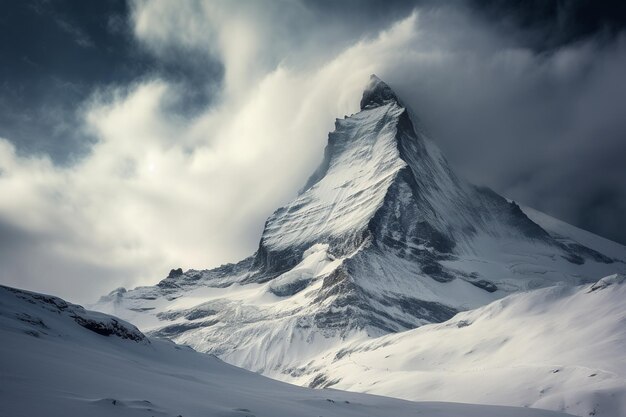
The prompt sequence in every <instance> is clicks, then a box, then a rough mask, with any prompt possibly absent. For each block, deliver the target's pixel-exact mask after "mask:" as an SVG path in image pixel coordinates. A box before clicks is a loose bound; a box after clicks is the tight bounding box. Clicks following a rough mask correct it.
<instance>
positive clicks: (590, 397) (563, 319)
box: [296, 275, 626, 417]
mask: <svg viewBox="0 0 626 417" xmlns="http://www.w3.org/2000/svg"><path fill="white" fill-rule="evenodd" d="M624 300H626V277H625V276H623V275H612V276H609V277H606V278H603V279H602V280H600V281H598V282H597V283H596V284H593V285H585V286H581V287H567V286H556V287H551V288H546V289H540V290H534V291H531V292H527V293H519V294H515V295H511V296H508V297H506V298H504V299H501V300H499V301H496V302H494V303H492V304H489V305H487V306H485V307H482V308H479V309H477V310H473V311H469V312H464V313H459V314H458V315H457V316H455V317H454V318H452V319H451V320H449V321H446V322H444V323H441V324H433V325H428V326H423V327H421V328H419V329H415V330H411V331H407V332H403V333H400V334H397V335H389V336H385V337H381V338H378V339H375V340H373V341H366V342H360V343H348V344H346V345H343V346H341V347H340V348H337V349H334V350H332V351H329V352H326V353H325V354H323V355H321V356H320V357H319V358H318V359H316V360H315V361H312V362H310V363H309V364H307V368H308V372H307V375H303V376H301V377H300V378H298V379H296V382H299V383H301V384H309V385H310V384H311V383H313V384H315V385H321V386H333V387H337V388H341V389H348V390H353V391H359V392H368V393H376V394H381V395H390V396H395V397H398V398H404V399H411V400H421V399H428V400H443V399H454V400H455V401H462V402H472V403H480V404H507V405H517V406H524V407H540V408H547V409H552V410H562V411H565V412H568V413H571V414H575V415H579V416H606V417H624V416H626V304H625V303H624ZM315 369H317V370H318V372H317V373H316V372H315V371H314V372H311V371H312V370H315ZM320 381H321V382H322V383H321V384H320Z"/></svg>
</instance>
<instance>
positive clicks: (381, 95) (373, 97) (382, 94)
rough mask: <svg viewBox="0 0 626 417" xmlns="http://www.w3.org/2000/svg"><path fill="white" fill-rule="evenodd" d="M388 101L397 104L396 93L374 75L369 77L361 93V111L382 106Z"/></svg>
mask: <svg viewBox="0 0 626 417" xmlns="http://www.w3.org/2000/svg"><path fill="white" fill-rule="evenodd" d="M389 101H395V102H396V103H399V100H398V96H396V93H394V92H393V90H392V89H391V87H389V86H388V85H387V84H386V83H385V82H384V81H383V80H381V79H380V78H378V77H377V76H376V75H375V74H372V75H370V79H369V82H368V84H367V86H366V87H365V90H364V91H363V98H361V110H364V109H366V108H371V107H377V106H383V105H385V104H387V103H388V102H389Z"/></svg>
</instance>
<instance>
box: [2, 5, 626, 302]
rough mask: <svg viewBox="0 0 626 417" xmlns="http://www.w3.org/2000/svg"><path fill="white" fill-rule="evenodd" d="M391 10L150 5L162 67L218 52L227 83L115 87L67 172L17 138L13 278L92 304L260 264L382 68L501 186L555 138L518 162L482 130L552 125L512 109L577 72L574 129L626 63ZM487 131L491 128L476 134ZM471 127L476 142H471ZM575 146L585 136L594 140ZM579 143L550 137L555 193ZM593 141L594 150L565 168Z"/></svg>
mask: <svg viewBox="0 0 626 417" xmlns="http://www.w3.org/2000/svg"><path fill="white" fill-rule="evenodd" d="M355 13H358V12H355ZM381 16H382V17H381V18H379V19H376V20H375V21H374V20H372V19H369V20H363V21H362V20H360V19H353V20H350V19H348V18H347V17H349V16H347V15H346V16H344V17H346V19H344V20H341V19H338V18H334V17H328V16H326V18H323V17H324V16H322V15H320V14H319V13H318V11H317V10H315V9H314V8H312V7H310V5H308V4H307V3H306V2H305V3H300V2H276V3H272V4H270V5H267V4H264V5H263V6H261V4H260V3H258V2H236V3H235V2H227V1H206V2H201V1H196V2H185V3H182V4H181V3H179V2H169V1H150V2H148V1H136V2H134V3H133V4H132V14H131V16H130V23H131V25H132V29H133V34H134V37H135V40H136V41H137V42H138V44H139V45H140V46H141V48H143V49H145V50H146V51H148V52H149V53H151V54H153V55H154V56H157V57H162V58H163V59H172V56H176V57H180V59H185V57H189V56H198V55H203V56H206V57H207V59H212V60H217V61H219V62H220V64H221V66H222V68H223V77H222V79H221V80H220V82H218V83H216V82H215V80H212V81H211V82H207V83H206V85H197V86H190V85H189V84H181V83H179V82H176V81H173V80H170V79H168V78H167V77H159V76H154V75H153V76H146V77H144V78H141V79H138V80H136V81H135V82H134V83H132V84H130V85H116V86H109V87H107V88H101V89H98V90H97V91H95V92H94V93H93V94H92V96H91V98H90V99H89V100H88V101H86V102H84V103H83V104H82V105H81V107H80V114H81V115H82V118H81V119H82V121H83V123H82V124H81V125H80V126H76V129H77V130H81V131H84V134H85V135H90V136H93V137H95V138H96V141H95V143H94V145H93V146H92V147H91V149H90V152H89V153H88V154H87V155H86V156H84V157H83V158H81V159H79V160H77V161H75V162H74V163H72V164H68V165H67V166H59V165H56V164H55V163H54V162H53V161H52V160H51V159H50V158H49V157H47V156H41V155H24V154H21V153H19V152H17V151H16V150H15V148H14V147H13V145H12V144H11V142H10V141H9V139H10V138H6V139H0V195H2V196H3V198H2V199H0V230H1V231H2V234H1V236H2V238H0V248H2V250H1V251H0V262H1V263H2V265H3V268H2V270H1V271H0V280H1V281H2V282H4V283H8V284H9V285H16V286H20V287H26V288H29V289H35V290H39V291H52V292H54V293H57V294H60V295H62V296H64V297H68V298H70V299H72V300H77V301H91V300H92V299H93V298H95V295H96V294H101V293H104V292H106V291H107V290H109V289H110V288H112V287H115V286H120V285H124V286H134V285H140V284H152V283H155V282H156V281H158V280H159V279H160V278H162V277H164V276H165V275H166V274H167V271H168V270H169V269H170V268H172V267H178V266H182V267H183V268H184V269H187V268H205V267H211V266H216V265H218V264H220V263H223V262H227V261H236V260H239V259H241V258H242V257H244V256H245V255H248V254H250V253H252V252H253V251H254V250H255V248H256V246H257V244H258V239H259V236H260V232H261V230H262V226H263V221H264V220H265V218H267V216H268V215H269V214H270V213H271V212H272V211H273V210H274V209H275V208H276V207H278V206H280V205H281V204H283V203H285V202H286V201H289V200H290V199H291V198H292V197H293V196H294V195H295V193H296V191H297V190H298V188H299V187H301V186H302V185H303V184H304V183H305V181H306V178H307V176H308V175H309V174H310V173H311V172H313V171H314V169H315V167H316V166H317V164H318V163H319V161H320V160H321V158H322V152H323V147H324V145H325V143H326V136H327V132H328V131H330V130H332V128H333V122H334V118H335V117H342V116H343V115H345V114H350V113H353V112H356V111H357V110H358V103H359V100H360V94H361V91H362V89H363V87H364V86H365V84H366V82H367V80H368V77H369V75H370V74H372V73H376V74H378V75H379V76H380V77H381V78H383V79H385V80H387V81H389V83H390V84H391V85H392V86H394V87H395V88H396V90H397V91H399V93H400V94H401V95H402V96H403V98H404V99H405V100H406V101H407V102H408V104H409V105H412V106H413V107H414V108H415V110H416V111H417V113H418V114H424V118H426V119H430V120H432V121H434V122H440V121H442V120H449V121H450V122H449V124H447V125H446V126H445V127H446V129H443V128H442V132H441V133H442V135H441V136H442V142H441V143H440V145H441V146H442V147H443V148H444V151H445V152H449V153H450V155H451V159H452V163H453V164H454V165H457V166H458V167H460V168H461V170H462V171H464V172H466V173H469V174H470V175H469V176H470V178H471V179H478V180H481V181H483V180H485V179H486V178H493V177H496V176H498V175H497V174H498V173H502V172H503V171H504V168H503V166H505V165H509V164H510V163H511V159H510V158H508V157H509V156H511V157H512V155H515V152H519V151H520V148H522V151H524V152H526V153H528V152H530V151H531V150H532V149H533V146H529V145H528V142H530V143H531V144H532V145H538V142H540V141H542V140H547V138H549V137H550V136H549V133H552V132H553V130H549V129H548V130H545V129H544V130H543V131H541V132H538V133H537V132H536V133H537V135H535V136H533V137H530V138H525V139H526V142H524V141H522V143H521V144H520V143H518V144H517V145H516V146H514V147H511V150H507V149H509V148H507V146H506V143H508V144H510V143H511V142H510V141H508V142H504V141H503V142H496V144H495V145H494V146H493V149H494V151H493V152H491V151H489V150H488V149H486V146H485V142H481V136H480V135H479V132H483V133H484V131H485V130H490V129H491V130H493V131H494V132H496V133H494V135H496V134H497V135H500V134H502V133H506V132H505V130H506V129H505V128H504V126H505V122H507V123H508V122H517V123H520V120H522V121H523V122H528V121H532V120H534V118H536V117H539V116H542V115H543V116H545V114H548V113H550V112H552V110H554V108H552V107H550V104H549V103H548V104H546V106H547V107H545V108H544V109H545V112H544V113H542V114H537V112H535V111H534V110H532V111H530V113H529V114H527V115H525V117H524V118H521V119H517V118H512V116H511V115H512V114H514V112H513V111H512V110H511V109H512V108H513V107H514V105H515V104H520V100H522V101H523V100H524V99H527V101H526V104H528V103H531V104H532V99H531V98H528V96H525V95H522V96H521V98H519V99H516V100H513V99H512V97H517V96H516V94H517V93H519V92H527V91H529V89H530V90H536V89H539V88H540V87H541V86H545V85H547V86H548V87H549V88H548V87H546V88H547V89H546V90H545V91H548V92H549V91H553V90H550V88H553V87H550V86H551V85H552V84H551V82H554V83H556V81H555V80H556V79H562V77H566V78H567V77H569V78H568V79H572V80H576V81H578V82H580V83H581V86H582V88H581V90H580V91H583V92H582V93H579V92H578V93H573V92H568V91H566V90H565V89H564V88H563V86H561V85H559V86H557V87H558V88H557V91H558V92H559V93H560V94H561V96H560V97H559V100H561V99H562V100H568V99H571V98H573V99H580V100H576V103H577V104H576V105H575V106H574V105H572V107H573V108H565V109H563V113H562V114H558V115H557V118H556V120H555V121H554V125H556V126H559V124H560V123H562V122H563V121H564V120H568V119H569V118H570V117H571V116H572V115H577V114H584V113H585V111H586V109H588V108H592V107H591V105H592V104H593V103H595V102H597V101H595V98H597V96H598V94H599V92H601V91H605V87H606V86H605V85H604V84H602V85H599V84H598V77H603V76H604V74H605V73H607V72H609V71H610V69H611V68H613V67H614V66H615V65H614V62H613V61H614V60H615V59H616V58H614V56H626V53H624V51H625V50H626V48H624V42H622V41H619V40H618V41H616V42H615V43H614V45H612V46H611V47H612V48H613V50H612V52H614V53H613V54H609V52H606V54H605V55H603V52H600V53H598V52H597V50H596V48H595V45H594V44H593V41H589V42H581V43H579V44H575V45H570V46H567V47H565V48H563V49H562V50H559V51H558V52H556V53H552V54H549V55H548V56H546V55H545V54H537V53H535V52H533V51H532V50H531V49H525V48H522V47H519V46H518V44H517V43H516V42H515V39H514V37H513V36H509V37H507V36H505V35H504V34H503V33H501V32H500V28H489V27H488V26H487V25H481V24H480V22H478V18H477V17H475V16H474V15H473V14H472V13H469V12H467V10H465V9H463V8H452V7H449V6H440V7H432V6H429V7H424V8H418V9H415V10H411V8H407V9H406V10H404V13H403V15H402V16H396V15H385V14H384V13H381ZM598 56H599V58H600V59H598ZM611 60H613V61H611ZM589 74H591V76H589ZM594 74H595V75H594ZM589 77H591V78H589ZM620 85H623V83H622V84H619V85H615V88H614V89H612V90H607V91H608V92H610V93H611V97H613V98H614V99H615V100H618V101H619V100H623V97H625V96H626V95H624V94H621V93H620V92H619V90H620V88H621V87H620ZM192 88H193V89H198V90H204V91H205V92H206V94H205V95H206V96H207V97H209V99H208V100H207V102H205V103H194V104H193V105H192V106H187V107H186V106H185V103H184V100H185V97H188V96H189V91H188V90H189V89H192ZM559 102H560V101H559ZM500 108H502V109H505V110H506V111H508V112H505V113H504V114H500V113H498V110H499V109H500ZM468 109H469V110H468ZM490 111H492V112H494V113H493V114H489V112H490ZM594 114H595V115H596V116H597V118H596V119H590V118H584V120H583V121H581V123H586V124H590V125H589V126H588V128H589V129H588V130H589V131H591V132H593V131H594V129H593V128H594V126H596V125H597V123H600V122H602V121H603V120H604V119H603V118H604V117H610V114H609V115H607V114H605V113H603V114H602V115H599V114H598V113H597V112H595V113H594ZM461 116H463V117H461ZM487 116H489V117H487ZM507 117H508V119H507ZM472 118H474V119H472ZM470 119H472V120H474V121H475V123H470V122H469V120H470ZM611 120H612V121H614V120H617V119H615V118H612V119H611ZM496 122H501V124H497V123H496ZM470 125H472V126H474V130H465V129H466V128H467V127H468V126H470ZM507 126H511V125H510V124H509V125H507ZM608 126H609V127H615V126H613V125H608ZM576 127H577V126H576V125H568V126H566V128H568V129H572V131H573V129H574V128H576ZM616 128H617V127H616ZM510 130H511V128H510V127H509V131H508V133H510ZM513 130H514V129H513ZM566 131H569V130H567V129H566ZM459 132H465V134H464V136H463V137H461V139H462V140H460V142H463V143H462V144H460V145H459V146H458V147H457V146H456V144H457V143H458V142H459V136H458V134H459ZM523 132H527V133H528V130H524V129H522V130H521V131H520V134H521V133H523ZM494 135H490V136H489V138H491V139H493V138H494ZM513 137H514V138H516V139H519V137H520V136H516V135H513ZM607 137H612V136H611V135H608V136H607ZM464 138H465V139H464ZM453 140H456V142H453ZM572 140H578V142H581V143H582V142H583V140H582V138H581V136H580V135H576V136H575V137H574V138H573V139H572ZM611 143H613V142H611ZM620 143H621V142H620ZM562 145H563V142H558V141H553V142H549V143H547V145H546V149H547V153H545V155H547V156H546V157H545V159H541V158H539V160H535V163H536V165H535V166H533V167H534V168H536V169H537V170H542V169H543V170H546V171H545V173H546V177H547V178H548V179H551V182H550V184H552V185H555V186H559V185H561V184H563V183H564V182H565V179H564V178H563V176H562V175H563V174H558V172H562V170H561V171H559V170H558V169H557V168H559V167H554V168H550V163H551V162H552V161H553V160H552V159H550V158H549V157H548V156H549V155H553V156H554V155H555V154H556V153H557V152H559V149H561V150H562ZM615 146H618V145H615ZM619 146H621V145H619ZM581 147H582V148H581ZM588 147H589V142H588V141H587V142H584V143H583V144H582V145H580V146H576V147H574V150H573V151H568V153H566V155H565V156H566V157H571V158H573V157H574V155H577V153H576V152H575V150H576V149H578V150H580V149H584V150H586V149H587V148H588ZM455 150H456V151H455ZM569 152H571V156H570V154H569ZM616 154H617V153H616ZM496 155H498V157H496ZM507 158H508V159H507ZM520 160H521V159H520ZM468 161H474V162H473V163H470V162H468ZM476 166H478V167H480V169H476ZM615 166H618V165H617V164H616V165H615ZM513 168H514V169H512V170H509V171H508V172H509V174H508V177H507V176H506V175H504V174H503V175H502V176H501V177H502V179H499V178H500V177H499V178H497V179H496V180H492V181H495V182H493V183H490V184H489V185H495V186H496V188H498V187H499V188H500V189H501V190H504V191H510V194H515V195H520V196H523V197H528V200H527V201H526V203H528V204H530V205H532V204H533V202H535V201H530V200H533V198H534V195H535V194H533V192H532V190H534V189H533V188H532V187H531V186H529V187H523V186H522V185H519V184H525V183H531V185H532V184H533V183H534V182H533V181H535V180H534V179H533V178H532V177H531V178H528V177H522V178H521V179H520V178H516V179H517V180H518V181H513V179H511V178H510V177H511V175H513V176H515V175H518V176H522V174H524V172H522V169H521V166H518V167H517V168H519V169H515V168H516V166H515V164H514V165H513ZM561 168H562V167H561ZM492 169H493V174H494V175H493V176H491V175H489V174H488V173H489V172H491V170H492ZM614 170H615V172H612V171H611V170H609V171H608V172H607V175H608V179H607V183H608V184H609V185H610V184H611V181H612V178H613V177H614V176H616V175H617V174H618V170H617V168H615V169H614ZM511 172H512V174H511ZM546 177H543V178H544V180H545V178H546ZM498 181H500V182H498ZM483 182H485V181H483ZM535 182H536V181H535ZM595 185H596V184H590V185H589V187H592V186H593V187H595ZM520 189H521V190H520ZM515 195H513V196H515ZM548 200H549V199H548ZM561 203H562V200H558V201H556V202H550V201H548V202H547V203H545V204H547V205H548V206H549V207H547V208H550V207H553V206H554V207H558V206H559V204H561ZM539 208H545V207H539Z"/></svg>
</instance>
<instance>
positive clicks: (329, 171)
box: [93, 76, 626, 379]
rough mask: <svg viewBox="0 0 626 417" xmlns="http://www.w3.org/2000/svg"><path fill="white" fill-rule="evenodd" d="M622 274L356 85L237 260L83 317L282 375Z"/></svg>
mask: <svg viewBox="0 0 626 417" xmlns="http://www.w3.org/2000/svg"><path fill="white" fill-rule="evenodd" d="M613 273H626V248H625V247H624V246H621V245H619V244H617V243H614V242H610V241H607V240H605V239H602V238H599V237H597V236H594V235H592V234H590V233H587V232H583V231H582V230H579V229H577V228H575V227H573V226H570V225H567V224H565V223H561V222H558V221H557V220H555V219H551V218H549V217H548V216H545V215H543V214H541V213H538V212H535V211H532V210H530V209H522V208H520V207H519V206H518V205H517V204H516V203H514V202H511V201H508V200H506V199H505V198H503V197H501V196H499V195H498V194H496V193H495V192H493V191H491V190H489V189H486V188H483V187H476V186H474V185H471V184H469V183H467V182H465V181H463V180H462V179H460V178H458V177H457V176H456V175H455V174H454V172H453V171H452V169H451V168H450V166H449V165H448V163H447V162H446V160H445V158H444V157H443V155H442V154H441V152H440V151H439V150H438V149H437V147H436V146H435V145H434V143H433V142H432V141H431V140H430V139H429V138H428V137H427V134H426V133H425V131H424V129H423V128H422V127H421V126H420V123H419V121H418V120H417V118H416V117H414V116H413V115H412V114H411V112H410V111H409V110H408V109H407V108H406V107H405V106H404V105H403V104H402V102H401V100H399V99H398V97H397V96H396V94H395V93H394V92H393V91H392V90H391V89H390V88H389V86H387V85H386V84H385V83H384V82H382V81H381V80H379V79H378V78H376V77H375V76H374V77H372V79H371V81H370V84H369V85H368V86H367V88H366V89H365V91H364V93H363V98H362V101H361V111H360V112H358V113H356V114H354V115H352V116H350V117H346V118H344V119H340V120H337V121H336V129H335V131H334V132H331V133H330V134H329V138H328V146H327V148H326V151H325V155H324V160H323V163H322V164H321V166H320V167H319V169H318V170H317V171H316V172H315V173H314V175H313V176H312V177H311V179H310V180H309V181H308V183H307V184H306V186H305V187H304V188H303V190H302V192H301V193H300V194H299V195H298V196H297V197H296V198H295V199H294V200H293V201H292V202H290V203H289V204H287V205H286V206H284V207H281V208H279V209H278V210H276V212H275V213H274V214H272V215H271V216H270V217H269V219H268V220H267V222H266V225H265V229H264V231H263V234H262V236H261V240H260V243H259V248H258V250H257V252H256V253H255V254H254V255H252V256H251V257H249V258H247V259H245V260H243V261H241V262H239V263H237V264H229V265H224V266H222V267H219V268H216V269H212V270H204V271H195V270H189V271H186V272H183V271H182V270H173V271H172V272H171V273H170V275H169V276H168V277H167V278H165V279H163V280H162V281H161V282H159V283H158V285H155V286H152V287H142V288H136V289H134V290H130V291H126V290H124V289H120V290H116V291H114V292H112V293H111V294H109V295H108V296H105V297H103V298H102V300H101V301H100V302H99V303H98V304H96V305H94V306H93V308H94V309H97V310H101V311H105V312H107V313H110V314H114V315H116V316H119V317H122V318H125V319H127V320H129V321H131V322H132V323H134V324H135V325H137V326H139V328H141V330H143V331H146V332H150V333H151V334H153V335H158V336H166V337H169V338H172V339H173V340H174V341H176V342H179V343H185V344H189V345H191V346H193V347H194V348H195V349H197V350H200V351H203V352H210V353H214V354H215V355H218V356H219V357H220V358H222V359H224V360H225V361H227V362H230V363H232V364H236V365H238V366H242V367H245V368H247V369H250V370H253V371H259V372H262V373H264V374H265V375H269V376H272V377H276V378H280V379H289V378H292V377H293V375H297V374H299V373H300V371H299V369H300V368H301V367H302V366H303V365H304V364H306V363H308V362H309V361H310V360H312V359H313V358H315V357H316V356H317V355H318V354H319V353H321V352H323V351H326V350H327V349H330V348H332V347H334V346H338V345H339V344H341V343H344V342H346V341H350V340H357V339H362V338H364V337H369V338H371V337H378V336H381V335H385V334H389V333H396V332H402V331H405V330H408V329H413V328H416V327H419V326H422V325H424V324H429V323H438V322H443V321H445V320H448V319H450V318H451V317H452V316H454V315H455V314H456V313H457V312H459V311H465V310H469V309H473V308H477V307H480V306H483V305H485V304H488V303H490V302H492V301H494V300H497V299H499V298H502V297H504V296H506V295H508V294H511V293H514V292H516V291H526V290H529V289H533V288H540V287H546V286H550V285H555V284H567V285H579V284H582V283H586V282H593V281H595V280H597V279H598V278H599V277H602V276H606V275H609V274H613Z"/></svg>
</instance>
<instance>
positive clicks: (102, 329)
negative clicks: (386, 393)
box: [0, 287, 564, 417]
mask: <svg viewBox="0 0 626 417" xmlns="http://www.w3.org/2000/svg"><path fill="white" fill-rule="evenodd" d="M0 340H2V343H1V344H0V381H1V384H0V416H3V417H5V416H6V417H9V416H10V417H34V416H47V417H57V416H59V417H61V416H62V417H68V416H70V417H71V416H94V417H101V416H128V417H131V416H137V417H139V416H145V417H149V416H168V417H175V416H185V417H213V416H220V417H225V416H230V417H235V416H240V417H244V416H248V417H251V416H258V417H261V416H268V417H276V416H292V417H299V416H302V417H304V416H307V417H317V416H337V417H344V416H345V417H348V416H354V417H356V416H380V417H382V416H389V415H394V416H415V415H421V416H425V417H436V416H440V417H443V416H446V417H454V416H458V417H499V416H503V415H506V416H512V417H551V416H554V417H557V416H564V414H557V413H553V412H549V411H542V410H530V409H524V408H511V407H494V406H477V405H468V404H450V403H412V402H408V401H402V400H396V399H390V398H384V397H376V396H370V395H365V394H355V393H347V392H341V391H335V390H312V389H306V388H300V387H296V386H291V385H288V384H284V383H281V382H278V381H273V380H270V379H267V378H265V377H262V376H260V375H257V374H253V373H251V372H248V371H245V370H242V369H239V368H235V367H233V366H231V365H227V364H225V363H224V362H222V361H220V360H219V359H217V358H215V357H212V356H209V355H204V354H200V353H197V352H195V351H193V350H192V349H190V348H187V347H181V346H178V345H175V344H173V343H171V342H168V341H162V340H157V339H150V338H146V337H145V336H144V335H143V334H141V333H140V332H139V331H138V330H137V329H136V328H134V327H133V326H132V325H130V324H128V323H125V322H123V321H121V320H119V319H116V318H114V317H110V316H106V315H103V314H100V313H94V312H89V311H85V310H84V309H83V308H82V307H80V306H76V305H72V304H68V303H66V302H65V301H63V300H61V299H59V298H55V297H51V296H46V295H42V294H36V293H31V292H26V291H21V290H16V289H13V288H8V287H0Z"/></svg>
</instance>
